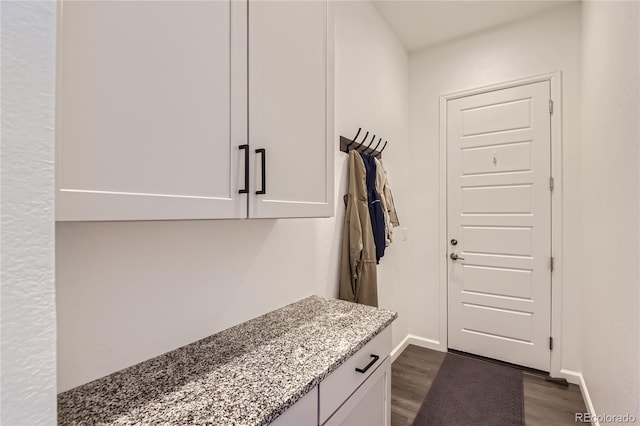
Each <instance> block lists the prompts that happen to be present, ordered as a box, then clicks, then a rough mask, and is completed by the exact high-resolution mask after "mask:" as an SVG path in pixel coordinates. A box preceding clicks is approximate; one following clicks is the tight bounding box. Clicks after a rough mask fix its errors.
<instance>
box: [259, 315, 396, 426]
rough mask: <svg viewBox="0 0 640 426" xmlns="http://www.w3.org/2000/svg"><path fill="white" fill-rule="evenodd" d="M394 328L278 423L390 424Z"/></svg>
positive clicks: (324, 425)
mask: <svg viewBox="0 0 640 426" xmlns="http://www.w3.org/2000/svg"><path fill="white" fill-rule="evenodd" d="M390 353H391V327H387V328H385V329H384V330H383V331H382V332H380V333H379V334H378V335H377V336H376V337H374V338H373V339H372V340H371V341H370V342H368V343H367V344H366V345H365V346H364V347H363V348H362V349H360V350H359V351H358V352H356V353H355V354H354V355H352V356H351V357H350V358H349V359H347V360H346V361H345V362H344V363H343V364H342V365H341V366H340V367H338V369H337V370H335V371H334V372H333V373H331V374H330V375H329V376H328V377H326V378H325V379H324V380H323V381H322V382H320V384H319V385H318V386H317V387H315V388H314V389H313V390H312V391H311V392H309V393H308V394H307V395H305V396H304V397H303V398H302V399H301V400H300V401H298V402H296V403H295V404H294V405H293V406H292V407H291V408H289V409H288V410H287V411H285V412H284V413H283V414H282V415H281V416H280V417H278V418H277V419H275V420H274V421H273V423H271V424H272V425H277V426H290V425H291V426H293V425H295V426H311V425H321V426H329V425H330V426H336V425H343V426H389V425H390V424H391V359H390V357H389V355H390Z"/></svg>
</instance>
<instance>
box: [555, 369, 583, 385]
mask: <svg viewBox="0 0 640 426" xmlns="http://www.w3.org/2000/svg"><path fill="white" fill-rule="evenodd" d="M552 373H553V372H552ZM551 376H552V377H556V376H555V375H554V374H551ZM557 377H560V378H563V379H567V382H569V383H573V384H574V385H578V386H581V384H580V381H581V380H582V373H578V372H577V371H571V370H565V369H562V370H560V373H558V375H557Z"/></svg>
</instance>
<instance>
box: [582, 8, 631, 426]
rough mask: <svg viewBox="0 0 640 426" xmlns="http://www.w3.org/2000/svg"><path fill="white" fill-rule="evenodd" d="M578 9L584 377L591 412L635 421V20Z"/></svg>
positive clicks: (625, 12)
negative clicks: (580, 14)
mask: <svg viewBox="0 0 640 426" xmlns="http://www.w3.org/2000/svg"><path fill="white" fill-rule="evenodd" d="M639 10H640V7H639V3H638V2H617V1H609V2H584V5H583V34H584V45H583V70H584V71H583V72H584V74H583V75H584V89H583V120H582V123H583V133H582V152H583V157H582V158H583V161H582V176H583V179H584V187H583V188H584V191H583V205H584V208H583V211H582V217H583V225H584V229H585V233H584V283H583V287H584V306H583V316H582V318H583V321H584V338H583V344H582V356H583V362H582V365H583V370H582V373H583V376H584V379H585V382H586V384H587V387H588V389H589V393H590V395H591V399H592V401H593V405H594V408H595V410H596V413H597V414H599V415H603V414H605V413H606V414H610V415H615V414H620V415H622V414H626V413H631V414H635V416H636V421H640V407H639V404H640V398H639V395H640V369H639V363H640V347H639V346H640V343H639V340H640V315H639V307H638V306H639V305H640V303H639V301H640V290H639V284H638V283H639V282H640V264H639V262H640V248H639V244H640V227H639V223H638V220H639V218H640V208H639V193H640V184H639V183H640V182H639V181H640V175H639V170H640V167H639V155H640V125H639V122H638V121H639V118H638V117H640V106H639V103H640V89H639V86H638V85H639V80H640V72H639V69H638V68H639V66H640V65H639V64H640V42H639V38H640V14H639Z"/></svg>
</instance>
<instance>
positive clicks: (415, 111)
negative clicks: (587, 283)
mask: <svg viewBox="0 0 640 426" xmlns="http://www.w3.org/2000/svg"><path fill="white" fill-rule="evenodd" d="M580 25H581V19H580V5H579V4H575V3H574V4H571V5H568V6H563V7H561V8H559V9H554V10H552V11H551V12H549V13H546V14H544V15H540V16H536V17H533V18H530V19H528V20H524V21H518V22H515V23H512V24H509V25H507V26H502V27H498V28H495V29H492V30H487V31H484V32H481V33H477V34H474V35H472V36H469V37H465V38H464V39H459V40H454V41H451V42H448V43H444V44H441V45H438V46H434V47H429V48H426V49H424V50H421V51H416V52H413V53H412V54H411V56H410V89H411V91H410V93H411V94H410V112H411V119H410V141H411V165H410V169H411V174H412V176H411V179H410V182H411V183H412V189H411V192H412V194H414V196H413V197H412V199H411V200H410V201H411V203H410V204H409V206H408V208H407V210H409V211H410V212H411V216H410V223H409V226H410V227H411V228H412V238H411V240H410V244H409V245H410V247H409V252H410V263H409V264H410V271H411V272H410V277H411V280H410V289H409V332H410V333H411V334H414V335H417V336H420V337H423V338H426V339H431V340H434V341H437V342H442V341H443V339H444V337H445V336H444V333H446V328H445V327H444V323H443V321H441V317H442V315H443V314H444V312H443V308H445V307H443V306H440V303H439V302H440V300H441V297H440V288H441V283H439V267H440V262H441V261H442V258H441V257H440V256H439V252H438V250H439V241H440V226H444V223H442V224H441V223H440V222H439V211H440V207H439V205H440V194H439V187H440V181H439V179H440V171H439V167H440V166H439V158H440V155H439V126H440V122H439V120H440V117H439V97H440V96H441V95H445V94H449V93H454V92H459V91H462V90H467V89H472V88H477V87H482V86H487V85H491V84H496V83H502V82H506V81H511V80H517V79H521V78H524V77H531V76H535V75H540V74H547V73H550V72H554V71H562V73H563V74H562V75H563V77H562V80H563V82H562V86H563V87H562V97H563V99H562V101H563V120H564V123H563V141H562V143H563V161H562V167H563V174H562V180H563V191H564V200H563V213H564V219H565V220H564V223H563V231H562V240H563V245H564V250H563V252H562V253H561V254H560V256H559V259H558V260H559V261H560V262H562V266H563V275H562V281H563V284H562V285H563V306H562V309H563V316H562V368H564V369H569V370H574V371H580V349H581V346H580V345H581V343H580V336H581V326H580V318H581V312H582V308H581V286H582V274H581V265H582V258H581V240H580V239H581V229H582V228H581V224H580V172H581V165H580V139H579V132H580V79H581V77H580V74H581V71H580V65H581V63H580V46H581V32H580ZM442 349H446V348H442Z"/></svg>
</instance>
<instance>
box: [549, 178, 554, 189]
mask: <svg viewBox="0 0 640 426" xmlns="http://www.w3.org/2000/svg"><path fill="white" fill-rule="evenodd" d="M554 184H555V181H554V180H553V177H550V178H549V191H553V186H554Z"/></svg>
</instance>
